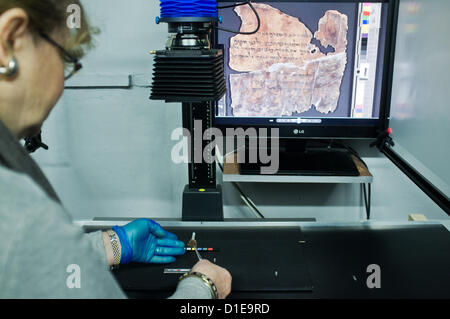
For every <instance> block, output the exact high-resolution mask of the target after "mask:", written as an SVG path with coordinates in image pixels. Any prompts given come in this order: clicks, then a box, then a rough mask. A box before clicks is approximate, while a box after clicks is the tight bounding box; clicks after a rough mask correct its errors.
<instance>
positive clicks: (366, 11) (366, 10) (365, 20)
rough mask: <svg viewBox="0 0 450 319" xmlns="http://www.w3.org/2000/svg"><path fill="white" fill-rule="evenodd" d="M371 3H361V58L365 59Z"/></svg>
mask: <svg viewBox="0 0 450 319" xmlns="http://www.w3.org/2000/svg"><path fill="white" fill-rule="evenodd" d="M370 10H371V4H370V3H364V4H363V14H362V22H361V23H362V26H361V60H363V61H367V46H368V43H369V30H370V12H371V11H370Z"/></svg>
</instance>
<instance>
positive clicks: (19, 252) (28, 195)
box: [0, 0, 231, 298]
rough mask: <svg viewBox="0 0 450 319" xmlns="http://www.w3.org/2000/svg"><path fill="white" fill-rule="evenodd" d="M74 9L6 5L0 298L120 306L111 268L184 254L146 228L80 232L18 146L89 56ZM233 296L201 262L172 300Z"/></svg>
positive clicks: (12, 0)
mask: <svg viewBox="0 0 450 319" xmlns="http://www.w3.org/2000/svg"><path fill="white" fill-rule="evenodd" d="M74 4H75V5H78V6H79V8H82V6H81V4H80V2H79V0H39V1H36V0H0V298H124V297H125V295H124V293H123V291H122V290H121V289H120V287H119V286H118V284H117V283H116V281H115V279H114V277H113V275H112V274H111V272H110V271H109V269H110V268H109V267H112V266H116V265H119V264H127V263H130V262H138V263H170V262H173V261H174V260H175V258H176V257H177V256H180V255H182V254H184V252H185V248H184V243H183V242H181V241H179V240H178V239H177V237H176V235H174V234H172V233H169V232H167V231H166V230H164V229H163V228H162V227H161V226H160V225H158V224H157V223H156V222H154V221H152V220H149V219H139V220H136V221H133V222H131V223H129V224H126V225H123V226H121V227H119V226H115V227H113V228H112V229H108V230H106V231H104V232H94V233H90V234H85V233H83V232H82V230H81V228H80V227H77V226H75V225H74V224H73V223H72V221H71V218H70V216H69V215H68V213H67V212H66V211H65V210H64V208H63V203H61V202H60V200H59V198H58V196H57V194H56V192H55V191H54V189H53V188H52V186H51V185H50V183H49V181H48V180H47V179H46V177H45V176H44V174H43V173H42V171H41V170H40V168H39V167H38V166H37V164H36V163H35V162H34V161H33V160H32V158H31V157H30V156H29V154H28V153H27V151H26V150H25V148H24V147H23V146H22V145H21V144H20V143H19V141H20V140H21V139H24V138H25V139H27V138H29V137H35V136H38V135H39V133H40V130H41V126H42V123H43V122H44V121H45V119H46V118H47V117H48V115H49V113H50V111H51V110H52V108H53V107H54V106H55V105H56V103H57V101H58V99H59V98H60V96H61V94H62V92H63V89H64V80H67V79H68V78H70V77H71V76H73V75H74V74H75V73H76V72H77V71H79V70H80V69H81V68H82V65H81V63H80V62H79V59H80V58H81V57H82V56H83V55H84V53H85V51H86V50H87V49H90V48H91V42H92V35H93V33H94V30H93V29H92V28H90V27H89V23H88V21H87V18H86V16H85V15H84V13H83V10H81V27H80V28H78V29H69V28H68V27H67V18H68V15H69V14H68V13H67V8H68V6H69V5H74ZM37 145H38V146H41V145H42V144H41V142H40V141H39V140H38V142H37ZM31 148H32V147H31ZM174 288H175V287H174ZM230 289H231V276H230V274H229V273H228V271H227V270H225V269H224V268H221V267H219V266H217V265H214V264H212V263H210V262H209V261H207V260H201V261H200V262H199V263H197V264H196V265H194V267H193V269H192V273H190V274H189V275H188V276H184V277H183V279H182V280H181V281H180V283H179V284H178V287H177V289H176V291H175V294H174V295H173V296H172V298H225V297H226V296H227V295H228V294H229V292H230Z"/></svg>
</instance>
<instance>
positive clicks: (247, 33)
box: [213, 1, 261, 35]
mask: <svg viewBox="0 0 450 319" xmlns="http://www.w3.org/2000/svg"><path fill="white" fill-rule="evenodd" d="M244 4H248V5H249V6H250V8H251V9H252V11H253V12H254V13H255V16H256V20H257V21H258V26H257V27H256V30H255V31H252V32H241V31H234V30H230V29H225V28H220V27H216V26H214V27H213V28H215V29H217V30H221V31H225V32H230V33H235V34H246V35H251V34H255V33H256V32H258V31H259V28H261V19H260V18H259V14H258V12H257V11H256V9H255V7H253V5H252V2H251V1H247V2H242V3H237V4H234V5H229V6H224V7H218V8H219V9H225V8H233V7H237V6H242V5H244Z"/></svg>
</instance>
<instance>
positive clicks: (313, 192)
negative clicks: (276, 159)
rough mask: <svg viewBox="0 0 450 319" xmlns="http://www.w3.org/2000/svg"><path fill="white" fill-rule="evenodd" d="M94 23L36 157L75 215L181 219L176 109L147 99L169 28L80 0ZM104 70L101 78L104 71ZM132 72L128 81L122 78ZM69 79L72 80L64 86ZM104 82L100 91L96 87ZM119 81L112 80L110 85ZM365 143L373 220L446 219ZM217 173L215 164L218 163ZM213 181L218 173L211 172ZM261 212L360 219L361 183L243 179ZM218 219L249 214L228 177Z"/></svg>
mask: <svg viewBox="0 0 450 319" xmlns="http://www.w3.org/2000/svg"><path fill="white" fill-rule="evenodd" d="M84 3H85V5H86V9H87V11H88V13H89V14H90V16H91V19H92V22H93V23H94V24H95V25H97V26H99V27H100V28H101V29H102V34H101V35H100V36H99V38H98V40H97V42H98V45H97V48H96V50H95V51H94V52H92V53H91V54H90V55H89V56H88V57H87V58H86V59H84V60H83V65H84V70H83V71H82V72H81V74H77V75H76V76H75V78H74V79H73V81H72V80H71V81H72V82H71V83H72V85H75V86H76V85H82V86H87V88H82V89H81V88H77V89H70V90H66V92H65V94H64V96H63V98H62V100H61V102H60V103H59V105H58V106H57V107H56V109H55V110H54V112H53V113H52V115H51V116H50V118H49V120H48V121H47V123H46V125H45V127H44V134H43V136H44V141H45V142H47V143H48V144H49V145H50V150H49V151H48V152H45V151H39V152H38V153H36V155H34V157H35V158H36V159H37V160H38V162H39V163H40V164H41V165H42V167H43V169H44V171H45V172H46V173H47V175H48V176H49V178H50V180H51V181H52V183H53V185H54V186H55V188H56V190H57V192H58V194H59V195H60V197H61V198H62V200H63V202H64V204H65V206H66V207H67V209H68V210H69V211H70V212H71V213H72V215H73V217H74V219H90V218H93V217H153V218H157V217H169V218H179V217H181V195H182V190H183V187H184V185H185V184H186V183H187V168H186V167H185V166H184V165H176V164H174V163H172V161H171V158H170V151H171V148H172V146H173V145H175V143H176V142H174V141H171V140H170V134H171V132H172V130H173V129H175V128H177V127H180V126H181V106H180V105H178V104H165V103H162V102H155V101H150V100H149V99H148V98H149V95H150V91H149V89H148V88H146V87H145V85H148V84H150V82H151V65H152V57H151V56H150V55H149V54H148V51H149V50H151V49H162V48H163V47H164V44H165V41H166V37H167V26H166V25H164V24H160V25H155V24H154V17H155V16H157V15H159V2H158V1H150V0H148V1H147V0H130V1H123V0H97V1H84ZM105 75H107V76H105ZM129 75H132V81H131V82H132V83H133V84H134V85H133V86H130V87H129V88H123V87H126V86H127V85H128V84H129ZM69 84H70V83H69ZM98 85H102V86H104V85H107V86H111V88H108V89H98V88H95V86H98ZM114 86H119V87H114ZM368 143H369V142H354V143H353V146H354V147H355V148H356V149H357V150H358V151H359V152H360V153H361V155H362V156H363V157H364V160H365V161H366V162H367V163H368V165H369V166H370V170H371V172H372V173H373V175H374V184H373V198H372V205H373V207H372V217H373V219H376V220H407V217H408V214H411V213H422V214H425V215H427V216H428V217H429V218H431V219H442V218H447V216H446V215H445V214H444V213H443V212H442V211H441V210H440V209H439V208H438V207H437V206H436V205H435V204H434V203H433V202H432V201H431V200H430V199H428V197H426V196H425V195H424V194H423V193H422V192H421V191H420V190H419V189H418V188H417V187H416V186H415V185H414V184H413V183H412V182H410V181H409V180H408V178H407V177H405V176H404V175H403V174H402V173H401V172H400V171H399V170H398V169H397V168H396V167H395V166H394V165H393V164H392V163H390V162H389V160H387V159H386V158H384V157H383V156H381V155H380V154H379V153H378V151H376V150H373V149H369V148H368V146H367V145H368ZM218 171H219V170H218ZM218 175H219V176H218V180H221V178H220V172H219V173H218ZM241 186H242V188H243V189H244V191H246V192H247V193H248V195H249V196H250V197H251V198H252V199H253V201H254V202H255V203H256V204H257V205H258V206H259V207H260V209H261V211H262V212H263V213H264V214H265V215H266V217H272V218H286V217H291V218H292V217H314V218H317V219H318V220H320V221H355V220H360V219H363V218H365V209H364V204H363V200H362V196H361V192H360V187H359V185H337V184H323V185H317V184H281V185H280V184H242V185H241ZM223 190H224V201H225V203H224V204H225V217H234V218H245V217H253V215H252V213H251V212H250V211H249V210H248V209H247V207H246V206H245V205H244V204H243V203H242V201H241V200H240V198H239V196H238V193H237V192H236V191H235V190H234V189H233V187H232V185H231V184H228V183H225V184H224V185H223Z"/></svg>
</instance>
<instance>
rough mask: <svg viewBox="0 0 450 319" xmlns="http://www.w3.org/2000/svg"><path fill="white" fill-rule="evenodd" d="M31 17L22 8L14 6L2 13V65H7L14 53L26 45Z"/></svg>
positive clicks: (0, 30) (0, 47) (0, 59)
mask: <svg viewBox="0 0 450 319" xmlns="http://www.w3.org/2000/svg"><path fill="white" fill-rule="evenodd" d="M28 24H29V18H28V15H27V13H26V12H25V11H24V10H23V9H20V8H13V9H9V10H7V11H5V12H4V13H2V14H1V15H0V65H6V64H7V63H8V61H9V59H10V55H11V52H10V51H11V50H12V51H13V53H14V52H15V51H17V50H20V49H22V48H23V47H24V45H25V40H26V39H27V38H28V35H29V34H28Z"/></svg>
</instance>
